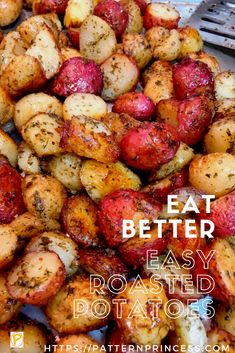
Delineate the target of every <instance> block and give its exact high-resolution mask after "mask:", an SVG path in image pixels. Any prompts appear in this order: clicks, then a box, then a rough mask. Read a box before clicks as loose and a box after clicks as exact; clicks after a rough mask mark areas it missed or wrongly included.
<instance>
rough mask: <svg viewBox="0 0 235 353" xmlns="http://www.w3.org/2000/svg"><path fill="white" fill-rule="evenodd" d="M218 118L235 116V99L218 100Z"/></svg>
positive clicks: (216, 106)
mask: <svg viewBox="0 0 235 353" xmlns="http://www.w3.org/2000/svg"><path fill="white" fill-rule="evenodd" d="M215 109H216V116H218V117H219V118H220V117H221V118H224V117H226V116H230V115H232V116H233V115H235V98H226V99H221V100H217V101H216V104H215Z"/></svg>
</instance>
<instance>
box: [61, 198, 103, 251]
mask: <svg viewBox="0 0 235 353" xmlns="http://www.w3.org/2000/svg"><path fill="white" fill-rule="evenodd" d="M97 212H98V209H97V206H96V204H95V203H94V202H93V201H92V200H91V199H90V198H89V197H88V196H86V195H83V194H80V195H76V196H72V197H70V198H68V199H67V200H66V201H65V203H64V206H63V208H62V211H61V220H62V224H63V228H64V231H65V233H67V234H69V236H70V237H71V238H72V239H73V240H74V241H75V242H76V243H77V244H80V245H81V246H83V247H85V248H89V247H94V246H99V245H100V244H101V241H100V238H99V229H98V220H97V215H98V213H97Z"/></svg>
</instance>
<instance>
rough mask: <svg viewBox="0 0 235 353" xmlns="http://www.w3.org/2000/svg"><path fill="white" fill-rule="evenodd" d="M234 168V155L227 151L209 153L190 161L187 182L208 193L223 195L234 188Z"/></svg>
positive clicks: (217, 195)
mask: <svg viewBox="0 0 235 353" xmlns="http://www.w3.org/2000/svg"><path fill="white" fill-rule="evenodd" d="M234 170H235V157H234V156H232V155H231V154H229V153H210V154H207V155H205V156H201V157H197V158H195V159H194V160H193V161H192V162H191V163H190V166H189V182H190V184H191V185H192V186H193V187H195V188H198V189H199V190H202V191H205V192H206V193H207V194H209V195H215V196H216V197H219V196H223V195H225V194H228V193H229V192H230V191H232V190H233V189H234V184H235V174H234Z"/></svg>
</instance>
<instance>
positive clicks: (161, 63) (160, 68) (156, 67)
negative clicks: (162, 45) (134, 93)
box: [142, 60, 172, 85]
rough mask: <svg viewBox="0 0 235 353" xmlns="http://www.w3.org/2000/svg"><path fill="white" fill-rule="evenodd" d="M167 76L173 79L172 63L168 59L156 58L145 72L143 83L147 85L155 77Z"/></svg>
mask: <svg viewBox="0 0 235 353" xmlns="http://www.w3.org/2000/svg"><path fill="white" fill-rule="evenodd" d="M165 76H167V78H168V80H171V81H172V64H171V63H170V62H169V61H166V60H156V61H154V63H153V64H152V65H150V66H149V67H148V68H147V69H146V70H145V71H144V72H143V76H142V80H143V84H144V85H146V84H147V82H148V81H149V80H150V79H152V78H153V77H155V78H156V79H157V78H160V79H162V78H164V77H165Z"/></svg>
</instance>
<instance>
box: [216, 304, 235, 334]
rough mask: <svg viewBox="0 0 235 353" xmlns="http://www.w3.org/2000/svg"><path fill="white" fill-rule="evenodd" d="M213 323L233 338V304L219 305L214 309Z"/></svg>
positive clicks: (234, 331)
mask: <svg viewBox="0 0 235 353" xmlns="http://www.w3.org/2000/svg"><path fill="white" fill-rule="evenodd" d="M215 321H216V322H217V324H218V325H219V327H220V328H222V329H223V330H225V331H227V332H229V333H230V334H231V335H233V336H235V304H232V305H231V306H227V305H224V303H223V304H219V305H218V306H217V307H216V312H215Z"/></svg>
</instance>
